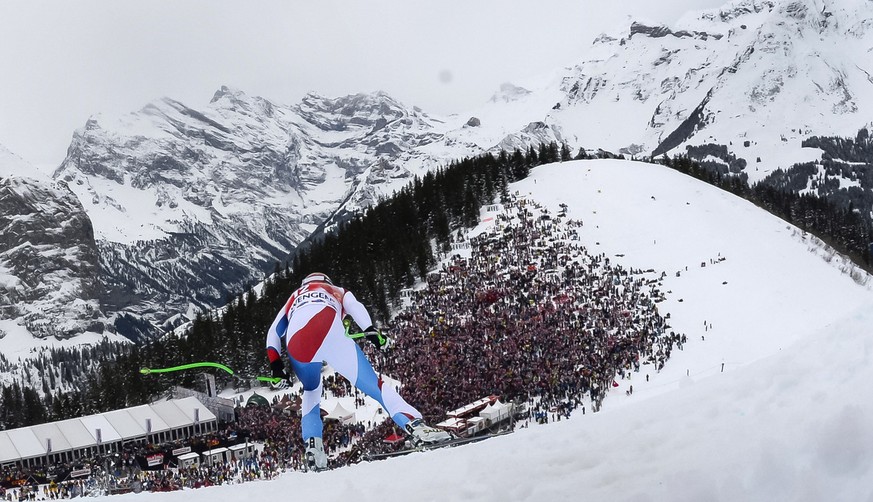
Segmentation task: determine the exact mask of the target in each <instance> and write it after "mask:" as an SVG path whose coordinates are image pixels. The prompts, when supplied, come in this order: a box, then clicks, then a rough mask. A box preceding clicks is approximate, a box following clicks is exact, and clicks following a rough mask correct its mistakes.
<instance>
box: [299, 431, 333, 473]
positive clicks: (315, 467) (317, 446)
mask: <svg viewBox="0 0 873 502" xmlns="http://www.w3.org/2000/svg"><path fill="white" fill-rule="evenodd" d="M303 456H304V459H305V460H306V470H308V471H324V470H326V469H327V454H326V453H324V444H323V443H322V441H321V438H317V437H311V438H309V439H308V440H307V441H306V452H305V453H304V454H303Z"/></svg>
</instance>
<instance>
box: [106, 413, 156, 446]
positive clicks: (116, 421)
mask: <svg viewBox="0 0 873 502" xmlns="http://www.w3.org/2000/svg"><path fill="white" fill-rule="evenodd" d="M103 416H104V417H106V420H107V421H108V422H109V423H110V424H111V425H112V427H113V428H114V429H115V430H116V431H118V435H119V436H121V439H133V438H141V437H146V436H147V435H148V433H147V432H146V429H145V422H143V423H139V422H137V420H136V419H135V418H134V417H133V416H132V415H131V414H130V412H129V411H127V410H116V411H110V412H108V413H104V414H103Z"/></svg>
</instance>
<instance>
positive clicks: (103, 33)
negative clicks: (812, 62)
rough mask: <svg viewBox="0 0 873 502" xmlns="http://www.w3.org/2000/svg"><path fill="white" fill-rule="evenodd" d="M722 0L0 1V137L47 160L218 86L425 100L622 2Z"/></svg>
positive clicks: (689, 5)
mask: <svg viewBox="0 0 873 502" xmlns="http://www.w3.org/2000/svg"><path fill="white" fill-rule="evenodd" d="M724 2H725V0H657V1H653V0H439V1H419V0H368V1H363V0H317V1H311V0H306V1H303V0H275V1H273V0H271V1H265V0H238V1H226V0H138V1H127V0H88V1H84V0H75V1H74V0H52V1H40V0H0V144H2V145H5V146H6V147H7V148H9V149H10V150H11V151H13V152H15V153H17V154H18V155H20V156H22V157H24V158H25V159H26V160H28V161H30V162H31V163H33V164H36V165H38V166H40V167H42V168H45V169H51V168H53V167H55V166H57V165H58V164H59V163H60V162H61V161H62V160H63V157H64V153H65V152H66V148H67V146H68V145H69V142H70V138H71V135H72V132H73V130H74V129H76V128H78V127H81V126H82V125H84V123H85V121H86V120H87V119H88V117H89V116H91V115H93V114H95V113H108V114H113V115H115V114H121V113H125V112H130V111H135V110H138V109H140V108H142V106H143V105H145V104H146V103H148V102H149V101H152V100H154V99H157V98H160V97H162V96H169V97H172V98H175V99H178V100H180V101H182V102H184V103H185V104H187V105H189V106H192V107H195V108H196V107H201V106H203V105H205V104H206V103H208V102H209V99H210V98H211V97H212V94H213V93H214V91H215V90H216V89H217V88H218V87H219V86H221V85H230V86H233V87H238V88H240V89H242V90H243V91H245V92H247V93H249V94H256V95H261V96H264V97H266V98H268V99H271V100H273V101H276V102H279V103H284V104H293V103H295V102H297V101H298V100H299V99H300V98H301V97H302V95H303V94H304V93H306V92H308V91H315V92H318V93H320V94H323V95H326V96H331V97H335V96H340V95H344V94H350V93H355V92H371V91H376V90H384V91H386V92H388V93H389V94H391V95H393V96H395V97H396V98H397V99H400V100H401V101H403V102H404V103H405V104H407V105H417V106H420V107H422V108H423V109H424V110H425V111H427V112H430V113H435V114H449V113H458V112H463V111H465V110H467V109H470V108H473V107H475V106H477V105H479V104H481V103H483V102H485V101H487V100H488V98H489V97H490V96H491V95H492V94H493V93H494V92H495V91H496V90H497V89H498V87H499V86H500V84H501V83H503V82H507V81H515V82H518V81H521V80H524V79H525V78H529V77H531V76H535V75H540V74H544V73H548V72H550V71H552V70H554V69H556V68H560V67H563V66H568V65H571V64H573V63H574V62H576V61H577V59H578V58H579V56H580V55H581V54H582V53H583V51H584V49H585V48H586V47H587V46H588V45H590V43H591V41H592V40H593V38H594V37H595V36H596V35H597V34H599V33H601V32H603V31H608V32H614V31H615V30H617V29H619V28H620V27H621V26H623V25H626V24H627V23H628V16H629V15H633V16H634V17H639V18H643V19H650V20H657V21H661V22H664V23H667V24H672V23H674V22H675V21H676V20H677V19H678V18H679V17H680V16H681V15H682V14H683V13H685V12H686V11H688V10H693V9H701V8H710V7H717V6H719V5H721V4H723V3H724Z"/></svg>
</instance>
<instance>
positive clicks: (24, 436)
mask: <svg viewBox="0 0 873 502" xmlns="http://www.w3.org/2000/svg"><path fill="white" fill-rule="evenodd" d="M6 432H7V433H8V434H9V439H11V440H12V444H14V445H15V449H16V450H17V451H18V454H19V455H21V458H23V459H26V458H35V457H41V456H43V455H45V446H44V445H41V444H40V443H39V439H37V437H36V435H35V434H34V433H33V431H32V430H30V428H22V429H12V430H10V431H6Z"/></svg>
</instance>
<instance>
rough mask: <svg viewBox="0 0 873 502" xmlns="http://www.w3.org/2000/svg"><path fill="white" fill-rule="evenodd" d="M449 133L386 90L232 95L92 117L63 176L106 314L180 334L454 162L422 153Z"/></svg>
mask: <svg viewBox="0 0 873 502" xmlns="http://www.w3.org/2000/svg"><path fill="white" fill-rule="evenodd" d="M439 125H440V124H439V123H438V122H437V121H436V120H434V119H432V118H431V117H429V116H428V115H426V114H425V113H423V112H421V111H420V110H417V109H409V108H406V107H404V106H403V105H402V104H400V103H398V102H397V101H395V100H394V99H392V98H391V97H389V96H387V95H385V94H383V93H375V94H359V95H354V96H346V97H342V98H338V99H328V98H324V97H320V96H317V95H315V94H310V95H307V96H306V97H305V98H304V99H303V100H302V101H301V102H300V103H299V104H297V105H295V106H282V105H277V104H274V103H272V102H270V101H269V100H266V99H264V98H260V97H252V96H248V95H246V94H245V93H243V92H242V91H238V90H232V89H229V88H227V87H222V88H221V89H220V90H219V91H218V92H216V93H215V95H214V96H213V98H212V100H211V101H210V103H209V104H208V105H206V106H205V107H203V108H201V109H193V108H190V107H188V106H186V105H183V104H182V103H179V102H177V101H174V100H171V99H163V100H160V101H158V102H155V103H151V104H149V105H147V106H146V107H144V108H143V109H142V110H140V111H138V112H135V113H132V114H129V115H126V116H124V117H122V118H120V119H116V120H107V119H104V118H101V117H95V118H92V119H90V120H89V121H88V123H87V124H86V126H85V127H84V128H82V129H79V130H77V131H76V132H75V134H74V137H73V141H72V144H71V145H70V147H69V151H68V154H67V157H66V159H65V160H64V162H63V163H62V164H61V166H60V167H59V168H58V169H57V171H56V172H55V174H54V176H55V178H56V179H59V180H63V181H65V182H67V183H68V184H69V186H70V187H71V188H72V189H73V191H74V192H76V194H77V195H78V196H79V198H80V199H81V200H82V201H83V204H84V205H85V208H86V210H87V211H88V213H89V214H90V215H91V218H92V220H93V222H94V228H95V234H96V237H97V241H98V244H99V247H100V262H101V267H102V272H101V274H102V278H103V280H104V285H105V288H106V294H105V296H104V304H105V305H106V307H107V308H108V309H109V310H110V311H122V310H124V311H126V312H128V313H134V314H139V315H140V316H142V317H143V318H144V319H145V320H146V321H148V322H149V323H157V324H160V323H163V322H169V323H173V322H174V321H175V318H176V317H177V316H178V314H180V313H186V312H190V311H191V310H192V309H195V308H203V307H215V306H217V305H220V304H221V303H222V302H223V301H224V300H225V299H226V297H227V295H228V294H229V293H231V292H233V291H239V290H241V289H242V288H243V287H244V286H246V285H249V284H251V283H252V282H254V281H257V280H259V279H260V278H262V277H263V275H264V273H265V272H267V271H269V270H272V266H273V264H274V263H276V262H277V261H281V260H283V259H285V258H286V257H287V256H288V255H289V253H290V252H291V251H292V250H293V249H294V247H295V246H296V245H297V244H298V243H300V242H301V241H302V240H303V239H304V238H305V237H307V236H308V235H309V234H310V233H311V232H312V231H313V230H314V229H315V228H316V226H317V225H319V224H321V223H322V222H323V221H324V220H326V219H327V218H328V217H329V216H330V215H331V214H332V213H334V212H335V211H336V210H337V209H338V208H339V207H340V206H341V205H346V206H347V207H350V208H351V209H356V208H361V207H367V206H369V205H371V204H372V203H374V202H375V201H376V198H377V197H379V196H383V195H388V194H390V193H391V191H392V190H394V189H397V188H399V187H400V186H402V185H403V184H405V183H406V182H408V181H409V180H411V179H412V176H413V175H415V174H420V173H422V172H424V171H425V170H427V169H431V168H433V167H434V166H436V165H438V164H439V163H440V162H442V161H443V160H444V159H446V158H449V156H448V155H441V156H436V155H430V154H426V153H421V152H416V153H412V152H413V151H414V150H415V149H418V148H421V147H423V146H425V145H428V144H430V143H433V142H434V141H437V140H439V139H440V138H441V136H442V135H441V134H439V133H436V132H435V129H436V127H437V126H439ZM456 150H458V153H459V154H460V152H461V151H463V152H465V153H466V152H469V151H470V150H469V148H467V149H465V148H464V147H459V148H456ZM147 330H148V328H143V329H142V331H147ZM131 334H136V333H131Z"/></svg>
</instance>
